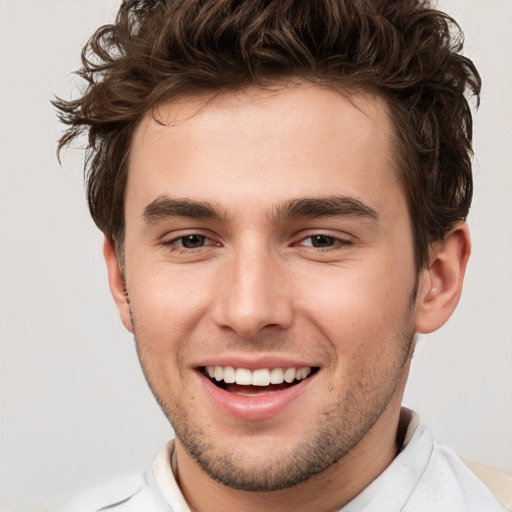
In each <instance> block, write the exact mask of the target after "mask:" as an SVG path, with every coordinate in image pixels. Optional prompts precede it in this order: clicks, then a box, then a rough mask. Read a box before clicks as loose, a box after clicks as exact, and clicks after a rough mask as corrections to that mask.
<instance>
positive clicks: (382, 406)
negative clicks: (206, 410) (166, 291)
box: [132, 287, 417, 492]
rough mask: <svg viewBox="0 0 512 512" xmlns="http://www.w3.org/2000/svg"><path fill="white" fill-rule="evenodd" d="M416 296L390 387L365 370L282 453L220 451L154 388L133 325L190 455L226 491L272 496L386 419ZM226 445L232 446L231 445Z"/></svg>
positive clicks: (411, 338)
mask: <svg viewBox="0 0 512 512" xmlns="http://www.w3.org/2000/svg"><path fill="white" fill-rule="evenodd" d="M416 291H417V290H416V287H415V289H414V292H413V294H412V299H413V300H412V301H411V302H410V303H409V307H408V308H407V312H406V314H405V317H406V318H405V321H404V323H403V324H402V326H403V329H402V330H401V332H400V333H398V334H397V336H396V340H395V342H396V343H397V345H398V346H399V347H400V354H401V357H400V358H399V360H398V361H396V364H395V365H394V366H393V367H392V368H388V369H387V374H386V378H384V380H383V382H384V383H385V384H386V386H385V387H383V386H373V385H372V375H371V373H372V369H371V368H370V369H365V371H366V374H365V375H366V378H363V379H362V380H358V381H356V382H353V383H352V385H351V386H350V388H349V390H348V392H347V391H345V393H344V394H342V393H340V396H339V397H338V400H337V401H336V402H334V403H333V404H331V405H330V408H325V409H324V410H320V411H319V412H318V413H317V417H318V418H319V421H318V422H317V424H316V425H315V426H314V428H311V429H310V430H308V431H306V432H305V434H304V436H303V440H302V441H301V442H300V443H298V444H297V445H296V446H295V447H294V448H293V449H291V450H289V451H287V452H284V453H280V454H278V453H276V452H272V453H266V454H265V453H262V452H259V453H258V454H254V453H246V452H245V451H243V450H238V451H236V452H233V453H228V452H227V451H226V449H223V448H220V447H218V446H217V445H216V444H215V442H214V440H213V439H212V438H211V435H210V434H209V433H208V432H207V431H206V430H205V429H202V428H201V427H200V426H199V425H198V424H197V423H194V422H193V421H191V420H190V419H189V417H188V414H187V410H185V407H184V406H183V404H182V402H181V401H180V400H176V401H175V402H174V403H169V402H171V401H172V400H171V401H169V400H165V396H163V395H161V394H160V393H158V391H157V389H156V386H154V385H153V383H152V379H151V371H149V372H148V371H147V370H148V369H149V368H148V366H149V365H147V364H145V359H144V357H142V356H143V353H142V350H141V346H142V345H143V344H141V343H140V340H139V339H138V337H137V334H136V330H135V322H134V320H135V319H134V318H133V315H132V325H133V327H134V335H135V339H136V346H137V352H138V355H139V360H140V362H141V366H142V369H143V372H144V374H145V376H146V380H147V382H148V384H149V387H150V389H151V391H152V392H153V395H154V396H155V399H156V400H157V402H158V404H159V405H160V407H161V409H162V411H163V412H164V414H165V415H166V417H167V419H168V420H169V422H170V423H171V425H172V426H173V428H174V431H175V434H176V437H177V438H178V440H179V441H180V443H181V444H182V445H183V446H184V448H185V449H186V451H187V452H188V454H189V455H190V456H191V457H192V458H193V459H194V460H195V461H196V462H197V464H198V465H199V466H200V467H201V468H202V470H203V471H205V473H206V474H208V475H209V476H210V477H211V478H213V479H214V480H216V481H217V482H220V483H221V484H223V485H225V486H227V487H230V488H233V489H239V490H244V491H252V492H271V491H278V490H281V489H286V488H289V487H293V486H296V485H298V484H300V483H302V482H304V481H306V480H309V479H310V478H312V477H313V476H315V475H317V474H319V473H322V472H323V471H325V470H327V469H328V468H330V467H331V466H332V465H333V464H335V463H337V462H338V461H339V460H340V459H342V458H343V457H344V456H345V455H346V454H347V453H349V452H350V451H351V450H352V449H353V448H354V447H355V446H357V444H358V443H359V442H360V441H361V440H362V439H363V438H364V437H365V436H366V434H367V433H368V432H369V431H370V430H371V428H372V427H373V426H374V425H375V423H376V422H377V420H378V419H379V418H380V417H381V415H382V413H383V412H384V411H385V410H386V407H387V406H388V404H389V402H390V401H391V399H392V398H393V396H394V395H395V394H396V392H397V388H398V386H399V384H400V383H401V382H403V380H404V379H406V377H407V374H408V369H409V364H410V361H411V358H412V353H413V351H414V344H415V332H414V328H413V326H412V325H411V323H412V322H411V318H412V310H413V309H414V305H415V304H414V303H415V298H416ZM363 373H364V371H363ZM297 421H300V419H297ZM225 445H226V446H229V442H226V443H225Z"/></svg>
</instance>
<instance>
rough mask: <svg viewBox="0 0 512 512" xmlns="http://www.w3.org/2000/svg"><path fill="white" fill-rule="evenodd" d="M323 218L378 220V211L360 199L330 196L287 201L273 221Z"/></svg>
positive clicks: (278, 208) (280, 207) (275, 214)
mask: <svg viewBox="0 0 512 512" xmlns="http://www.w3.org/2000/svg"><path fill="white" fill-rule="evenodd" d="M321 217H354V218H359V219H368V220H373V221H376V220H378V214H377V211H376V210H374V209H373V208H371V207H370V206H368V205H367V204H365V203H364V202H363V201H361V200H359V199H355V198H353V197H347V196H329V197H321V198H302V199H292V200H291V201H286V202H284V203H282V204H281V205H279V206H278V207H277V208H276V210H275V212H274V214H273V216H272V221H273V222H276V223H278V222H282V221H283V220H285V219H296V218H309V219H317V218H321Z"/></svg>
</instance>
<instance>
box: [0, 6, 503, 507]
mask: <svg viewBox="0 0 512 512" xmlns="http://www.w3.org/2000/svg"><path fill="white" fill-rule="evenodd" d="M117 4H118V1H113V0H108V1H107V0H87V1H84V0H0V73H1V81H0V87H1V89H0V123H1V125H0V159H1V160H0V165H1V171H0V236H1V238H0V322H1V323H0V333H1V345H0V399H1V403H0V406H1V409H0V428H1V438H0V442H1V444H0V463H1V466H0V470H1V474H0V481H1V493H2V495H1V498H0V503H2V505H3V507H4V508H5V509H6V510H7V509H8V510H24V511H27V512H29V511H32V510H38V509H39V508H40V507H42V505H43V504H45V503H46V502H48V500H50V499H51V497H53V496H56V495H58V494H59V493H62V492H64V493H67V492H75V491H76V490H78V489H81V488H83V487H88V486H89V485H91V484H94V483H96V482H100V481H102V480H104V479H106V478H109V477H112V476H115V475H120V474H124V473H127V472H130V471H132V470H137V469H141V468H144V467H146V466H147V465H148V464H149V463H150V462H151V460H152V458H153V457H154V455H155V454H156V452H157V451H158V449H159V447H160V445H161V444H162V443H163V442H164V441H166V440H167V438H168V437H169V436H170V434H171V431H170V428H169V426H168V425H167V423H166V421H165V419H164V417H163V415H162V413H161V412H160V411H159V409H158V407H157V406H156V404H155V403H154V402H153V398H152V397H151V395H150V393H149V391H148V390H147V388H146V385H145V381H144V379H143V377H142V375H141V372H140V370H139V368H138V363H137V360H136V356H135V351H134V346H133V341H132V339H131V336H130V335H129V334H128V333H126V332H125V331H124V330H123V328H122V326H121V323H120V322H119V321H118V318H117V312H116V310H115V308H114V305H113V303H112V300H111V298H110V295H109V291H108V287H107V280H106V272H105V268H104V264H103V261H102V255H101V241H102V240H101V235H100V233H99V232H98V231H97V230H96V228H95V227H94V225H93V224H92V221H90V219H89V217H88V212H87V210H86V206H85V200H84V194H83V186H82V181H81V168H82V161H81V158H82V157H81V153H80V152H79V151H68V153H67V155H66V156H65V160H64V165H63V167H62V168H61V167H59V165H58V163H57V161H56V158H55V141H56V139H57V138H58V136H59V133H60V130H61V128H60V127H59V126H58V124H57V121H56V119H55V115H54V112H53V109H52V107H51V105H50V103H49V100H50V98H51V97H52V94H53V93H54V92H56V93H58V94H62V95H64V96H66V97H68V96H69V93H70V89H71V85H70V84H71V82H72V80H71V78H70V72H71V71H72V70H75V69H76V68H77V67H78V65H79V60H78V59H79V52H80V49H81V47H82V45H83V43H84V42H85V40H86V39H87V38H88V36H89V35H90V34H91V32H92V30H93V29H94V28H95V27H97V26H99V25H100V24H102V23H103V22H105V21H107V20H109V19H111V17H112V15H113V13H114V6H116V5H117ZM440 6H441V7H442V8H444V9H446V10H447V11H448V12H450V13H452V14H453V15H454V16H455V17H456V19H458V20H459V22H460V23H461V25H462V26H463V28H464V29H465V32H466V37H467V51H466V53H467V54H468V55H470V56H471V57H472V58H473V59H474V60H475V61H476V63H477V65H478V67H479V69H480V71H481V73H482V76H483V78H484V93H483V97H482V107H481V109H480V112H479V113H478V115H477V116H476V125H475V132H476V133H475V149H476V153H477V160H476V162H475V178H476V179H475V181H476V194H475V201H474V207H473V209H472V212H471V216H470V227H471V230H472V235H473V243H474V249H473V256H472V260H471V263H470V265H469V269H468V276H467V280H466V285H465V289H464V293H463V299H462V302H461V304H460V307H459V309H458V311H457V313H456V314H455V315H454V317H453V319H452V320H451V321H450V322H449V323H448V325H447V326H445V327H444V328H443V329H442V330H441V331H440V332H438V333H436V334H434V335H431V336H428V337H425V338H423V339H422V341H421V343H420V346H419V348H418V351H417V354H416V357H415V359H414V363H413V368H412V375H411V379H410V383H409V388H408V391H407V395H406V399H405V402H406V404H407V405H409V406H410V407H412V408H414V409H416V410H417V411H419V412H420V414H421V415H422V417H423V418H424V419H425V421H426V423H427V424H428V425H429V426H430V428H431V429H432V430H433V431H434V433H435V434H436V436H437V437H438V438H439V439H440V440H442V441H443V442H445V443H446V444H448V445H450V446H451V447H453V448H455V449H456V450H457V451H459V452H461V453H463V454H465V455H466V456H469V457H471V458H475V459H478V460H480V461H482V462H485V463H488V464H492V465H495V466H498V467H501V468H503V469H507V470H509V471H512V434H511V432H512V371H511V366H512V325H511V318H512V268H511V256H512V228H511V226H512V207H511V197H512V172H511V171H512V169H511V167H512V165H511V163H512V152H511V146H512V100H511V98H512V95H511V92H510V91H511V90H512V59H511V58H510V52H511V49H512V33H511V30H510V21H511V20H512V1H511V0H493V1H486V2H482V1H481V0H445V1H442V2H440Z"/></svg>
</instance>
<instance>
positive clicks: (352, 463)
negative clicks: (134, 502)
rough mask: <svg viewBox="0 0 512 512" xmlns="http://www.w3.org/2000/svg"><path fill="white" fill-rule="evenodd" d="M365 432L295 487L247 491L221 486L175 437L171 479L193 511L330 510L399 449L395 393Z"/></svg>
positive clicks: (361, 487) (355, 492) (355, 491)
mask: <svg viewBox="0 0 512 512" xmlns="http://www.w3.org/2000/svg"><path fill="white" fill-rule="evenodd" d="M398 395H399V396H398V397H395V398H394V399H393V400H392V401H391V402H390V403H389V404H388V406H387V408H386V409H385V410H384V412H383V413H382V414H381V416H380V417H379V419H378V420H377V422H376V423H375V424H374V425H373V427H372V428H371V429H370V430H369V431H368V433H367V434H366V435H365V437H364V438H363V439H362V440H361V441H360V442H359V443H358V444H357V445H356V446H355V447H354V448H353V449H352V450H351V451H350V452H348V453H347V454H346V455H345V456H344V457H342V459H340V460H339V461H338V462H336V463H335V464H333V465H332V466H331V467H330V468H329V469H327V470H325V471H323V472H322V473H320V474H318V475H316V476H314V477H312V478H310V479H309V480H307V481H305V482H302V483H300V484H298V485H296V486H294V487H291V488H288V489H282V490H279V491H272V492H249V491H241V490H238V489H232V488H230V487H226V486H224V485H222V484H220V483H218V482H217V481H215V480H214V479H212V478H211V477H210V476H209V475H207V474H206V473H205V472H204V471H203V470H202V469H201V468H200V467H199V465H198V464H197V463H196V462H195V460H193V459H192V458H191V457H190V455H189V454H188V453H187V452H186V450H185V449H184V447H183V445H181V443H180V442H179V440H176V452H175V453H176V468H177V471H176V479H177V481H178V484H179V485H180V488H181V490H182V493H183V495H184V496H185V499H186V500H187V502H188V503H189V506H190V508H191V510H192V511H193V512H206V511H208V512H221V511H222V512H224V511H225V510H226V509H227V510H237V511H239V512H256V511H258V512H260V511H261V510H262V508H263V509H268V510H273V511H276V512H306V511H311V510H315V511H318V512H333V511H335V510H338V509H339V508H341V507H343V506H344V505H345V504H347V503H348V502H349V501H351V500H352V499H353V498H355V497H356V496H357V495H358V494H359V493H360V492H361V491H362V490H364V489H365V488H366V487H367V486H368V485H369V484H370V483H371V482H372V481H373V480H375V478H377V477H378V476H379V475H380V474H381V473H382V472H383V471H384V470H385V469H386V468H387V467H388V466H389V464H390V463H391V462H392V461H393V459H394V458H395V456H396V455H397V453H398V452H399V450H400V448H401V439H402V435H401V433H400V431H401V429H399V419H400V401H401V397H402V394H401V393H398Z"/></svg>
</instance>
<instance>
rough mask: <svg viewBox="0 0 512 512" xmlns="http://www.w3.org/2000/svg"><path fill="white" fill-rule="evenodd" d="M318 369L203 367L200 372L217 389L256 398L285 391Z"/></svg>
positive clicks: (309, 376) (307, 367) (310, 367)
mask: <svg viewBox="0 0 512 512" xmlns="http://www.w3.org/2000/svg"><path fill="white" fill-rule="evenodd" d="M318 370H319V368H318V367H312V366H305V367H299V368H259V369H256V370H249V369H247V368H235V367H233V366H203V367H201V368H200V371H201V372H202V373H203V375H205V376H206V377H207V378H208V379H209V380H210V382H212V383H213V384H214V385H215V386H216V387H218V388H220V389H223V390H224V391H227V392H228V393H233V394H236V395H241V396H256V395H262V394H268V393H275V392H277V391H283V390H285V389H289V388H291V387H293V386H296V385H297V384H299V383H300V382H303V381H305V380H306V379H309V378H311V377H312V376H313V375H314V374H315V373H316V372H318Z"/></svg>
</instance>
